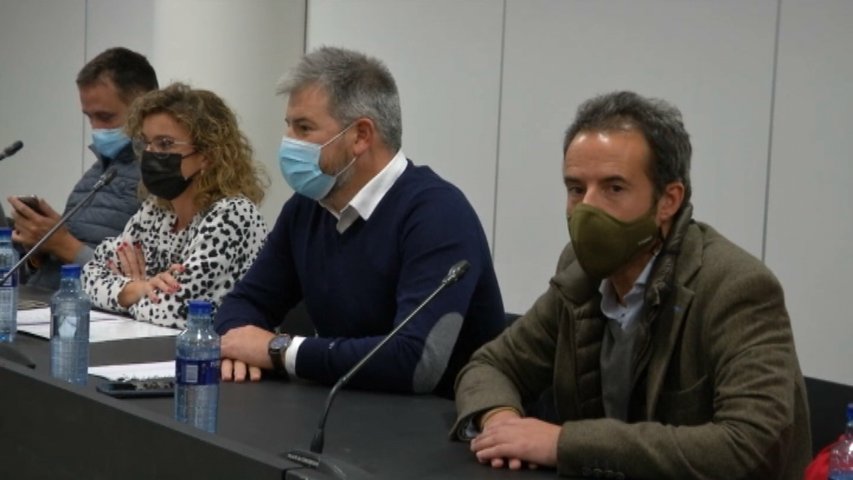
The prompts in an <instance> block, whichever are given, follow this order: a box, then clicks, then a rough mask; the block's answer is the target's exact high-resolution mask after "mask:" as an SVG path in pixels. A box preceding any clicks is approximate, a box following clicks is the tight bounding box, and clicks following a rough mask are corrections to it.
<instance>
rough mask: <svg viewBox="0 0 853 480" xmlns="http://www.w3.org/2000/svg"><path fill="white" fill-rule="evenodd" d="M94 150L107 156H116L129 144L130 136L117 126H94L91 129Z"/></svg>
mask: <svg viewBox="0 0 853 480" xmlns="http://www.w3.org/2000/svg"><path fill="white" fill-rule="evenodd" d="M92 143H93V144H94V145H95V151H97V152H98V153H100V154H101V156H104V157H107V158H116V155H118V152H120V151H121V149H122V148H124V147H126V146H127V145H129V144H130V138H129V137H128V136H127V135H125V134H124V130H123V129H122V128H121V127H119V128H96V129H94V130H92Z"/></svg>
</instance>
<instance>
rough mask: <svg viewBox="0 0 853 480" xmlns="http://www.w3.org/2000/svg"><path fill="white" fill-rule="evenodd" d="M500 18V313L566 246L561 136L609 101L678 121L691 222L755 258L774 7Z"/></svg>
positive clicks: (636, 5)
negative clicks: (688, 154) (633, 97)
mask: <svg viewBox="0 0 853 480" xmlns="http://www.w3.org/2000/svg"><path fill="white" fill-rule="evenodd" d="M506 17H507V20H506V32H505V45H506V46H505V52H504V62H503V71H502V76H503V95H502V97H501V106H502V108H501V119H502V120H501V132H500V156H499V158H498V162H499V165H500V169H499V172H498V187H497V188H498V197H497V198H498V201H497V212H498V215H497V234H496V240H495V247H496V248H495V264H496V267H497V270H498V275H499V278H500V280H501V286H502V288H503V290H502V291H503V292H504V299H505V301H506V304H507V309H508V310H511V311H516V312H523V311H525V310H526V309H527V308H528V307H529V306H530V305H531V304H532V302H533V300H534V299H535V298H536V297H537V296H538V295H539V294H541V293H542V292H544V291H545V288H546V286H547V282H548V279H549V278H550V276H551V275H552V274H553V273H554V268H555V266H556V260H557V256H558V255H559V253H560V251H561V250H562V248H563V246H565V244H566V243H567V242H568V240H569V235H568V229H567V227H566V192H565V189H564V187H563V180H562V161H563V154H562V153H563V152H562V143H563V136H564V133H565V131H566V129H567V127H568V126H569V124H570V123H571V121H572V119H573V118H574V113H575V110H576V109H577V106H578V105H579V104H580V103H581V102H583V101H584V100H586V99H588V98H590V97H593V96H595V95H597V94H600V93H605V92H609V91H613V90H626V89H627V90H634V91H636V92H638V93H641V94H644V95H649V96H655V97H660V98H665V99H667V100H669V101H671V102H672V103H674V104H675V105H676V106H678V107H679V108H680V109H681V112H682V114H683V115H684V122H685V125H686V127H687V130H688V132H690V133H691V140H692V143H693V149H694V154H693V168H692V180H693V191H694V195H693V203H694V205H695V216H696V218H698V219H701V220H703V221H707V222H709V223H711V224H713V225H714V226H715V227H716V228H717V229H718V230H720V231H721V232H723V233H725V234H728V235H729V236H730V237H731V238H732V240H734V241H735V242H737V243H738V244H740V245H741V246H743V247H745V248H746V249H747V250H749V251H750V252H752V253H753V254H755V255H761V234H762V225H763V215H764V182H763V181H761V180H760V179H763V178H764V176H765V172H766V163H767V138H768V132H769V118H770V117H769V112H770V88H769V87H770V85H771V82H772V60H773V39H774V30H775V3H774V2H751V3H747V2H741V1H739V0H730V1H715V2H672V1H668V0H645V1H642V2H636V1H632V0H624V1H615V0H611V1H607V2H585V1H576V2H569V1H561V0H510V1H508V2H507V15H506ZM721 32H725V34H724V35H721ZM757 179H758V180H759V181H758V182H756V180H757ZM731 212H737V214H736V215H732V214H731Z"/></svg>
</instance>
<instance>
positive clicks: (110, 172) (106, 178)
mask: <svg viewBox="0 0 853 480" xmlns="http://www.w3.org/2000/svg"><path fill="white" fill-rule="evenodd" d="M116 173H118V172H117V170H116V167H110V168H108V169H107V171H106V172H104V173H103V174H101V176H100V178H98V182H97V183H95V186H94V187H92V190H91V191H90V192H89V193H88V194H86V196H85V197H84V198H83V200H82V201H81V202H80V203H78V204H77V205H74V208H72V209H71V210H69V211H68V212H67V213H66V214H65V215H63V216H62V217H61V218H60V219H59V221H57V222H56V224H55V225H54V226H53V227H51V228H50V230H48V231H47V233H45V234H44V236H43V237H41V238H40V239H39V241H38V242H36V244H35V245H33V247H32V248H30V249H29V250H28V251H27V253H26V254H24V256H23V257H21V259H20V260H18V263H16V264H15V266H14V267H12V268H10V269H9V271H8V272H6V274H5V275H3V278H2V279H0V284H3V283H5V282H6V279H8V278H9V277H11V276H12V274H14V273H15V272H17V271H18V269H19V268H21V265H23V264H24V263H26V261H27V260H29V259H30V257H32V256H33V255H34V254H35V253H36V252H37V251H38V249H39V247H41V246H42V245H43V244H44V242H46V241H47V239H48V238H50V236H51V235H53V234H54V233H55V232H56V231H57V230H59V228H60V227H62V226H63V225H65V224H66V223H67V222H68V219H70V218H71V217H73V216H74V214H75V213H77V211H78V210H80V209H81V208H82V207H83V206H84V205H86V203H88V202H89V199H91V198H92V196H93V195H95V194H96V193H98V190H100V189H102V188H104V187H105V186H107V185H109V184H110V182H112V181H113V179H114V178H115V177H116Z"/></svg>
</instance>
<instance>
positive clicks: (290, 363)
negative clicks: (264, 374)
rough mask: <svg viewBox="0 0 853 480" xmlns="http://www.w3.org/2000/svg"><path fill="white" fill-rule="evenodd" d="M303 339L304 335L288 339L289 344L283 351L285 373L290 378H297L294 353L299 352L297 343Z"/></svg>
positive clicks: (300, 343) (300, 342) (299, 343)
mask: <svg viewBox="0 0 853 480" xmlns="http://www.w3.org/2000/svg"><path fill="white" fill-rule="evenodd" d="M303 340H305V337H299V336H295V337H293V340H291V341H290V346H289V347H287V350H285V351H284V369H285V370H287V375H288V376H289V377H290V378H297V376H296V354H297V353H298V352H299V345H302V341H303Z"/></svg>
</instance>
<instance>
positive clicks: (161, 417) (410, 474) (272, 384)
mask: <svg viewBox="0 0 853 480" xmlns="http://www.w3.org/2000/svg"><path fill="white" fill-rule="evenodd" d="M14 348H15V349H16V350H17V351H18V352H20V353H23V354H24V355H26V356H28V357H29V358H30V359H31V360H32V361H33V362H34V363H35V364H36V367H35V369H34V370H29V369H27V368H25V367H21V366H19V365H15V364H12V363H11V362H8V361H4V360H2V359H0V374H3V375H6V374H8V375H9V378H13V379H23V380H24V381H23V382H22V384H23V385H25V386H24V387H16V391H15V392H14V393H15V395H12V396H11V398H10V396H9V395H6V394H3V393H0V408H3V409H5V410H3V411H2V413H0V448H2V449H3V450H0V451H2V452H3V453H4V455H2V456H3V457H5V453H8V452H9V448H10V445H7V444H11V448H12V449H15V448H17V450H18V458H17V460H18V461H20V462H21V464H20V465H21V466H22V470H21V471H18V470H16V469H15V468H14V465H15V458H11V459H5V460H3V461H2V462H0V473H2V472H3V471H4V469H8V471H10V472H15V473H16V474H19V475H20V476H19V477H8V478H24V477H26V476H27V474H32V475H31V477H30V478H38V477H39V476H40V474H47V473H50V474H51V476H52V477H53V478H74V477H75V476H79V475H86V476H88V478H114V477H115V474H119V473H120V474H121V475H122V476H123V477H124V478H130V477H133V476H134V475H133V473H134V468H135V469H136V473H139V475H140V477H139V478H142V477H144V476H150V475H156V476H157V477H160V478H167V477H169V476H170V475H169V474H168V472H170V471H175V470H168V465H169V462H179V461H183V460H182V458H183V457H182V453H181V452H180V451H178V452H174V458H172V454H171V453H170V452H171V450H170V448H169V447H168V446H167V445H165V444H171V443H174V449H178V450H185V452H188V453H189V454H192V453H193V452H196V451H198V452H199V455H204V456H208V457H211V456H213V457H217V460H218V462H213V464H212V466H211V467H210V468H211V469H213V470H214V471H215V472H218V473H224V471H223V470H222V469H223V468H224V469H227V468H229V466H231V463H229V462H228V461H227V459H228V458H229V457H228V456H229V455H232V454H233V455H238V456H239V458H240V460H239V461H238V460H235V461H234V462H233V465H234V468H235V469H236V470H238V471H240V468H242V467H241V466H242V465H244V463H241V462H243V461H244V460H246V459H250V460H251V462H255V463H257V464H258V465H261V466H262V467H263V468H260V469H259V470H258V476H257V477H255V478H260V474H261V472H263V473H267V472H271V476H270V477H269V478H282V476H277V474H276V473H275V472H276V471H279V470H280V471H285V470H287V469H290V468H293V467H294V466H295V464H293V463H292V462H290V461H288V460H286V459H285V457H284V456H282V454H283V453H285V452H289V451H292V450H294V449H303V450H306V451H307V450H308V446H309V444H310V441H311V438H312V437H313V435H314V432H315V430H316V428H317V423H318V421H319V417H320V415H321V413H322V410H323V407H324V405H325V401H326V397H327V394H328V391H329V388H328V387H327V386H323V385H317V384H312V383H308V382H300V381H291V382H288V381H283V380H280V379H266V380H263V381H260V382H250V383H243V384H235V383H222V384H221V386H220V396H219V417H218V428H217V432H216V433H215V434H208V433H206V432H201V431H198V430H196V429H193V428H191V427H188V426H186V425H182V424H180V423H178V422H175V421H174V420H173V409H174V403H173V402H174V401H173V399H172V398H145V399H122V400H117V399H113V398H111V397H108V396H106V395H103V394H101V393H99V392H97V390H96V386H97V384H98V383H100V382H103V381H104V380H103V379H100V378H98V377H93V376H89V379H88V384H87V385H86V386H85V387H80V386H73V385H68V384H64V383H63V382H59V381H57V380H55V379H53V378H51V377H50V376H49V342H48V341H47V340H44V339H40V338H36V337H32V336H30V335H27V334H19V335H18V337H17V339H16V341H15V343H14ZM174 353H175V339H174V338H173V337H168V338H162V337H161V338H147V339H135V340H124V341H114V342H100V343H93V344H91V345H90V365H93V366H95V365H110V364H122V363H136V362H154V361H165V360H173V359H174ZM4 381H5V380H4ZM16 381H17V380H16ZM16 385H17V383H16ZM2 390H5V389H3V388H2V383H0V392H2ZM7 393H8V392H7ZM27 396H30V398H27ZM78 403H79V404H80V406H79V408H78V409H77V411H76V414H77V415H82V416H91V417H97V418H85V419H83V420H82V421H81V419H79V418H68V417H69V416H73V415H75V412H69V413H68V414H67V415H63V413H62V412H63V408H64V407H65V406H66V405H72V406H73V405H78ZM75 408H76V407H75ZM10 409H12V411H10ZM113 416H115V418H116V420H112V419H113ZM454 416H455V409H454V405H453V402H452V401H450V400H447V399H443V398H438V397H434V396H425V395H395V394H387V393H376V392H367V391H358V390H346V389H345V390H343V391H341V392H339V394H338V396H337V398H336V399H335V402H334V405H333V407H332V410H331V413H330V415H329V418H328V422H327V425H326V435H325V450H324V455H326V456H327V457H328V458H329V459H330V460H331V461H335V460H338V461H343V462H345V463H348V464H351V465H354V466H356V467H357V468H360V469H362V470H364V471H365V472H367V473H368V474H370V475H371V476H372V477H373V478H424V479H452V478H466V479H467V478H473V479H476V478H489V479H501V478H509V477H512V478H520V477H521V476H524V477H525V478H542V477H543V476H546V475H547V476H549V477H553V476H555V473H554V472H553V471H549V470H540V471H524V472H510V471H506V470H493V469H491V468H489V467H486V466H483V465H480V464H478V463H477V462H476V460H475V459H474V457H473V454H472V453H471V452H470V451H469V449H468V445H467V444H466V443H462V442H452V441H450V440H449V439H448V431H449V429H450V427H451V425H452V423H453V420H454ZM102 420H103V421H102ZM81 425H82V426H83V427H82V428H81ZM66 427H67V428H66ZM62 429H66V430H71V431H70V432H69V431H65V432H62V431H61V430H62ZM57 430H60V431H59V432H57ZM136 430H138V431H139V432H142V433H139V434H137V433H136V432H135V431H136ZM51 435H54V436H57V435H58V436H63V435H64V436H68V438H65V439H64V440H63V439H61V438H59V439H54V437H52V436H51ZM145 435H148V436H149V437H150V440H151V442H152V443H148V444H146V442H145ZM14 436H23V437H26V438H24V440H23V441H17V442H16V441H15V440H14V439H13V438H10V437H14ZM111 436H112V437H114V438H115V440H111V438H110V437H111ZM46 437H48V438H51V441H50V442H47V441H44V438H46ZM74 437H77V438H74ZM27 440H29V441H27ZM51 442H53V443H51ZM40 444H44V445H45V447H48V446H49V447H50V448H49V449H39V448H38V445H40ZM87 444H91V445H92V446H93V448H94V447H96V448H99V449H107V450H108V451H106V452H90V453H91V456H90V457H91V458H89V459H88V460H86V462H82V463H80V462H79V461H78V460H79V459H74V460H72V459H69V458H64V457H63V456H62V455H61V454H58V453H57V451H56V450H60V451H61V450H63V449H70V450H75V451H77V452H78V453H77V455H78V456H79V455H81V452H89V451H88V450H85V449H84V448H82V447H81V445H87ZM16 445H17V447H16ZM123 445H124V446H125V447H126V448H123ZM72 447H73V448H72ZM208 447H210V448H208ZM28 448H29V449H32V450H40V451H29V450H27V449H28ZM127 450H131V451H127ZM137 450H138V451H137ZM211 452H213V453H211ZM217 452H221V456H222V458H218V457H220V453H217ZM85 454H86V453H82V455H85ZM111 456H112V457H114V458H116V459H118V460H121V462H125V463H131V464H132V463H133V462H134V461H138V462H140V463H139V464H136V465H135V467H133V468H129V469H128V468H127V465H112V464H110V457H111ZM235 458H236V457H235ZM118 460H117V461H118ZM208 460H209V458H208ZM57 461H61V462H64V463H65V465H64V466H62V468H64V469H66V470H67V471H68V472H71V473H70V474H69V475H68V476H63V475H61V474H60V473H61V472H63V471H64V470H62V469H61V468H60V466H58V465H54V464H53V463H54V462H57ZM75 461H78V464H76V465H75V464H74V463H75ZM194 461H196V462H200V464H201V463H204V462H205V461H206V460H205V459H204V458H196V459H194ZM145 462H163V467H162V468H160V467H156V468H154V467H151V466H150V465H148V464H146V463H145ZM93 463H94V465H92V464H93ZM10 465H12V466H10ZM139 465H145V468H139ZM222 465H224V467H223V466H222ZM246 465H248V464H246ZM252 465H254V463H252ZM90 467H91V469H90ZM247 468H248V467H247ZM75 469H76V470H75ZM75 471H76V474H73V473H74V472H75ZM244 471H245V470H244ZM223 476H224V475H223ZM0 477H4V478H6V476H5V475H0ZM216 477H218V475H214V478H216ZM288 478H290V477H288ZM305 478H309V477H305ZM316 478H327V477H316ZM328 478H330V477H328Z"/></svg>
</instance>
